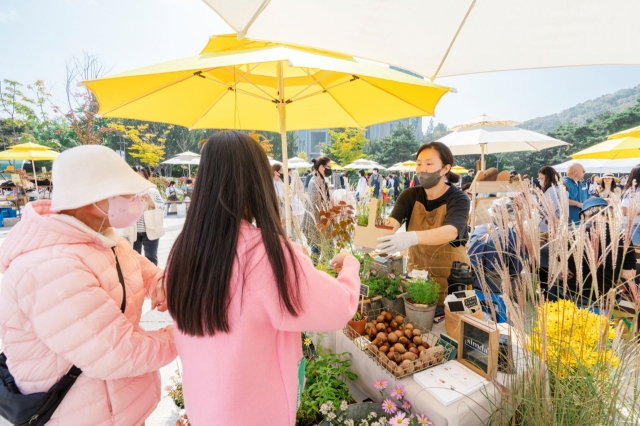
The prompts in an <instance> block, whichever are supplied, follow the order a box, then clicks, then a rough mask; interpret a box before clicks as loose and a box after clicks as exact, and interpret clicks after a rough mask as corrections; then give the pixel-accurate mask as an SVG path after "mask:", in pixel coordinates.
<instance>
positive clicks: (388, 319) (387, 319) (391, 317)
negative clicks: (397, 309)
mask: <svg viewBox="0 0 640 426" xmlns="http://www.w3.org/2000/svg"><path fill="white" fill-rule="evenodd" d="M392 319H393V315H392V314H391V313H389V312H387V313H385V314H384V320H385V321H386V322H391V320H392Z"/></svg>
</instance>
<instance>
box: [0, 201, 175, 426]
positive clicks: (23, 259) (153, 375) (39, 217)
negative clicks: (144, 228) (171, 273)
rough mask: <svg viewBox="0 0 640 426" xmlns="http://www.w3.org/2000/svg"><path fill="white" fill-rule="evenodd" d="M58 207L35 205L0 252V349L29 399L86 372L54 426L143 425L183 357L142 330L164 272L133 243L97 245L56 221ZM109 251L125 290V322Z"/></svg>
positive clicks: (169, 341)
mask: <svg viewBox="0 0 640 426" xmlns="http://www.w3.org/2000/svg"><path fill="white" fill-rule="evenodd" d="M50 205H51V202H50V201H38V202H35V203H31V204H28V205H27V207H26V209H25V211H24V214H23V217H22V220H21V221H20V223H18V224H17V225H16V226H15V227H14V228H13V229H12V230H11V232H10V233H9V236H8V237H7V238H6V240H5V241H4V242H3V244H2V246H0V272H2V273H3V274H4V275H3V276H2V286H1V288H0V339H1V340H2V344H3V346H4V348H3V351H4V353H5V354H6V356H7V364H8V367H9V370H10V371H11V374H12V375H13V376H14V377H15V378H16V382H17V384H18V387H19V388H20V390H21V391H22V392H23V393H34V392H43V391H46V390H48V389H49V388H50V387H51V386H52V385H53V384H54V383H56V382H57V381H58V380H59V379H60V377H62V376H63V375H64V374H66V373H67V372H68V371H69V369H70V368H71V365H72V364H75V365H77V366H78V367H80V368H81V369H82V374H81V375H80V376H79V377H78V380H77V381H76V383H75V384H74V385H73V387H72V388H71V390H70V391H69V393H68V394H67V395H66V396H65V398H64V400H63V401H62V403H61V404H60V406H59V407H58V409H57V410H56V412H55V413H54V414H53V417H52V418H51V420H50V422H49V423H47V424H48V425H49V424H50V425H52V426H56V425H60V426H62V425H64V426H71V425H83V426H90V425H101V426H103V425H104V426H108V425H118V426H137V425H140V424H141V423H142V422H143V421H144V420H145V418H147V417H148V416H149V414H151V412H152V411H153V410H154V409H155V407H156V405H157V403H158V401H159V400H160V375H159V374H158V369H159V368H160V367H162V366H164V365H166V364H168V363H169V362H171V360H173V359H174V358H175V356H176V350H175V346H174V344H173V333H172V330H171V329H172V327H167V328H164V329H162V330H158V331H144V330H142V329H141V328H140V325H139V322H140V316H141V314H142V303H143V301H144V297H145V294H148V292H149V290H150V289H151V288H154V287H155V286H156V284H157V282H158V279H159V278H160V277H161V276H162V270H160V269H158V268H157V267H156V266H155V265H153V264H152V263H151V262H149V261H148V260H147V259H145V258H144V257H142V256H140V255H139V254H138V253H137V252H135V251H134V250H133V248H132V247H131V245H130V244H129V243H127V242H126V240H124V239H122V238H118V237H117V236H115V234H111V235H110V236H111V238H107V237H104V236H101V237H99V238H96V232H94V231H91V230H90V228H88V227H86V225H84V224H82V222H80V221H78V220H76V219H74V218H72V217H70V216H66V215H57V214H51V212H50V211H49V207H50ZM85 228H86V229H85ZM116 244H117V245H116ZM111 246H115V248H116V253H117V254H118V261H119V262H120V266H121V267H122V272H123V275H124V281H125V286H126V290H127V307H126V310H125V312H124V314H123V313H122V312H121V311H120V305H121V303H122V286H121V285H120V282H119V280H118V274H117V272H116V266H115V257H114V255H113V252H112V251H111Z"/></svg>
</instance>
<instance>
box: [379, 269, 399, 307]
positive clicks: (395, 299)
mask: <svg viewBox="0 0 640 426" xmlns="http://www.w3.org/2000/svg"><path fill="white" fill-rule="evenodd" d="M381 293H382V307H383V308H384V309H385V310H387V311H393V312H397V313H399V314H400V315H405V310H404V300H403V299H402V296H403V295H404V293H403V292H402V277H400V275H395V274H387V275H386V277H385V278H384V281H383V287H382V289H381Z"/></svg>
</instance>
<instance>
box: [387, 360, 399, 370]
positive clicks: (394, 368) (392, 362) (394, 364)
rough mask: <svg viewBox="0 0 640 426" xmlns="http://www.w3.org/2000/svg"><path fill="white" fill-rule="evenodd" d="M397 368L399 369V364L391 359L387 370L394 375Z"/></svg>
mask: <svg viewBox="0 0 640 426" xmlns="http://www.w3.org/2000/svg"><path fill="white" fill-rule="evenodd" d="M396 367H398V364H396V363H395V362H394V361H393V360H392V359H390V360H389V362H388V363H387V370H389V371H390V372H391V373H393V372H395V370H396Z"/></svg>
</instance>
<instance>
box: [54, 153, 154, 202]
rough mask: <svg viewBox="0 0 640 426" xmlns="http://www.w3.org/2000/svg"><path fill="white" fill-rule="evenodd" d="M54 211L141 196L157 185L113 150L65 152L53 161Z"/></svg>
mask: <svg viewBox="0 0 640 426" xmlns="http://www.w3.org/2000/svg"><path fill="white" fill-rule="evenodd" d="M52 175H53V194H52V197H51V210H52V211H55V212H59V211H61V210H69V209H76V208H79V207H82V206H88V205H90V204H93V203H95V202H98V201H101V200H106V199H107V198H109V197H114V196H116V195H128V194H140V193H142V192H146V191H147V190H148V189H150V188H154V187H155V185H154V184H153V183H151V182H149V181H148V180H146V179H145V178H143V177H142V176H140V175H139V174H138V173H136V172H134V171H133V169H131V167H130V166H129V165H128V164H127V163H126V162H125V161H124V160H123V159H122V158H121V157H120V156H119V155H118V154H116V152H115V151H114V150H112V149H111V148H107V147H106V146H101V145H82V146H77V147H75V148H71V149H68V150H66V151H64V152H63V153H61V154H60V155H59V156H58V157H57V158H56V159H55V160H54V162H53V169H52Z"/></svg>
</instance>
